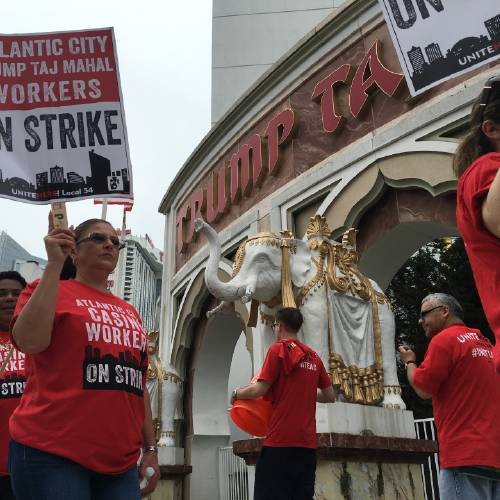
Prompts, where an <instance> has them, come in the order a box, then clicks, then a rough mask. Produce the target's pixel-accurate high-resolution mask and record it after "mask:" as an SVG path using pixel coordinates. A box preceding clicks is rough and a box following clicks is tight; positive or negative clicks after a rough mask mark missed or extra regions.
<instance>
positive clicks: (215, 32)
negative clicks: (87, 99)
mask: <svg viewBox="0 0 500 500" xmlns="http://www.w3.org/2000/svg"><path fill="white" fill-rule="evenodd" d="M343 2H344V0H237V1H234V0H214V2H213V19H212V124H214V123H216V122H217V121H218V120H219V119H220V118H221V116H223V115H224V113H225V112H226V111H227V110H228V109H229V108H230V107H231V106H232V104H234V102H235V101H236V100H238V99H239V98H240V97H241V96H242V95H243V94H244V93H245V92H246V90H247V89H248V88H249V87H250V86H251V85H252V84H253V83H254V82H255V81H256V80H257V79H258V78H259V77H260V76H261V75H262V74H263V73H265V71H267V70H268V69H269V68H270V67H271V66H272V65H273V64H274V63H275V62H276V61H277V60H278V59H279V58H280V57H281V56H282V55H283V54H285V52H286V51H287V50H289V49H290V48H292V46H293V45H295V43H296V42H298V41H299V40H300V38H302V37H303V36H304V35H306V33H308V32H309V31H311V30H312V29H314V28H315V27H316V26H317V25H318V24H319V23H320V22H321V21H322V20H323V19H324V18H325V17H327V16H328V15H329V14H331V13H332V12H333V11H334V10H335V8H337V7H338V6H339V5H340V4H342V3H343Z"/></svg>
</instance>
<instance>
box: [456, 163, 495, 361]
mask: <svg viewBox="0 0 500 500" xmlns="http://www.w3.org/2000/svg"><path fill="white" fill-rule="evenodd" d="M499 168H500V153H488V154H486V155H483V156H481V157H480V158H478V159H477V160H476V161H475V162H474V163H472V165H471V166H470V167H469V168H468V169H467V170H466V171H465V172H464V173H463V175H462V176H461V177H460V180H459V181H458V187H457V227H458V230H459V231H460V234H461V235H462V238H463V239H464V243H465V249H466V251H467V255H468V256H469V260H470V265H471V267H472V271H473V273H474V280H475V282H476V287H477V290H478V292H479V296H480V297H481V303H482V305H483V309H484V312H485V314H486V317H487V318H488V322H489V324H490V327H491V329H492V330H493V332H494V333H495V338H496V346H495V359H496V364H497V370H498V371H500V301H499V296H500V239H499V238H497V237H496V236H495V235H493V234H491V233H490V232H489V231H488V229H486V227H485V225H484V223H483V218H482V215H481V207H482V204H483V201H484V199H485V198H486V195H487V194H488V190H489V189H490V186H491V183H492V182H493V179H494V178H495V176H496V173H497V171H498V169H499Z"/></svg>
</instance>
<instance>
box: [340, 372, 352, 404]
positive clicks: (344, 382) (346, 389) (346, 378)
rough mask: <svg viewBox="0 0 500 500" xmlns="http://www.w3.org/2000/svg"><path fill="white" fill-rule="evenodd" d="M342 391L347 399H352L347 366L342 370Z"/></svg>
mask: <svg viewBox="0 0 500 500" xmlns="http://www.w3.org/2000/svg"><path fill="white" fill-rule="evenodd" d="M342 393H343V394H344V397H345V398H346V399H347V400H348V401H352V387H351V380H350V377H349V371H348V370H347V368H344V369H343V370H342Z"/></svg>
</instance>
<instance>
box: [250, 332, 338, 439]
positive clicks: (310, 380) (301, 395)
mask: <svg viewBox="0 0 500 500" xmlns="http://www.w3.org/2000/svg"><path fill="white" fill-rule="evenodd" d="M286 342H287V341H279V342H275V343H274V344H273V345H272V346H271V347H270V348H269V351H268V352H267V355H266V359H265V360H264V365H263V367H262V370H261V372H260V375H259V380H263V381H265V382H267V383H268V384H271V387H270V388H269V391H268V393H267V394H266V399H270V400H271V402H272V405H273V412H272V414H271V418H270V421H269V427H268V432H267V436H266V439H265V440H264V446H272V447H279V448H281V447H299V448H316V447H317V441H316V395H317V388H318V387H319V388H320V389H324V388H325V387H328V386H329V385H331V384H332V382H331V380H330V377H329V376H328V373H327V372H326V370H325V367H324V366H323V363H322V362H321V359H320V358H319V356H318V355H317V354H316V353H315V352H314V351H313V350H312V349H311V348H310V347H308V346H306V345H305V344H302V343H301V342H297V341H295V340H294V341H293V342H294V343H295V344H297V345H298V346H299V347H300V348H301V349H302V350H303V351H304V352H305V356H304V358H303V359H302V360H301V361H300V363H299V364H298V365H297V367H296V368H295V369H293V370H292V371H290V372H289V373H286V372H287V370H286V369H285V366H284V363H285V360H284V358H283V351H284V347H283V344H284V343H285V344H286ZM288 342H290V341H288Z"/></svg>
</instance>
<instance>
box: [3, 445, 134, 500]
mask: <svg viewBox="0 0 500 500" xmlns="http://www.w3.org/2000/svg"><path fill="white" fill-rule="evenodd" d="M9 471H10V475H11V480H12V488H13V490H14V494H15V496H16V499H17V500H69V499H71V500H140V498H141V495H140V493H139V476H138V473H137V467H135V466H134V467H133V468H132V469H130V470H129V471H127V472H123V473H122V474H99V473H97V472H93V471H91V470H89V469H86V468H85V467H83V466H81V465H79V464H77V463H75V462H73V461H71V460H68V459H67V458H63V457H60V456H57V455H53V454H52V453H46V452H44V451H40V450H37V449H35V448H30V447H29V446H24V445H22V444H20V443H17V442H16V441H13V440H11V442H10V446H9Z"/></svg>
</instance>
